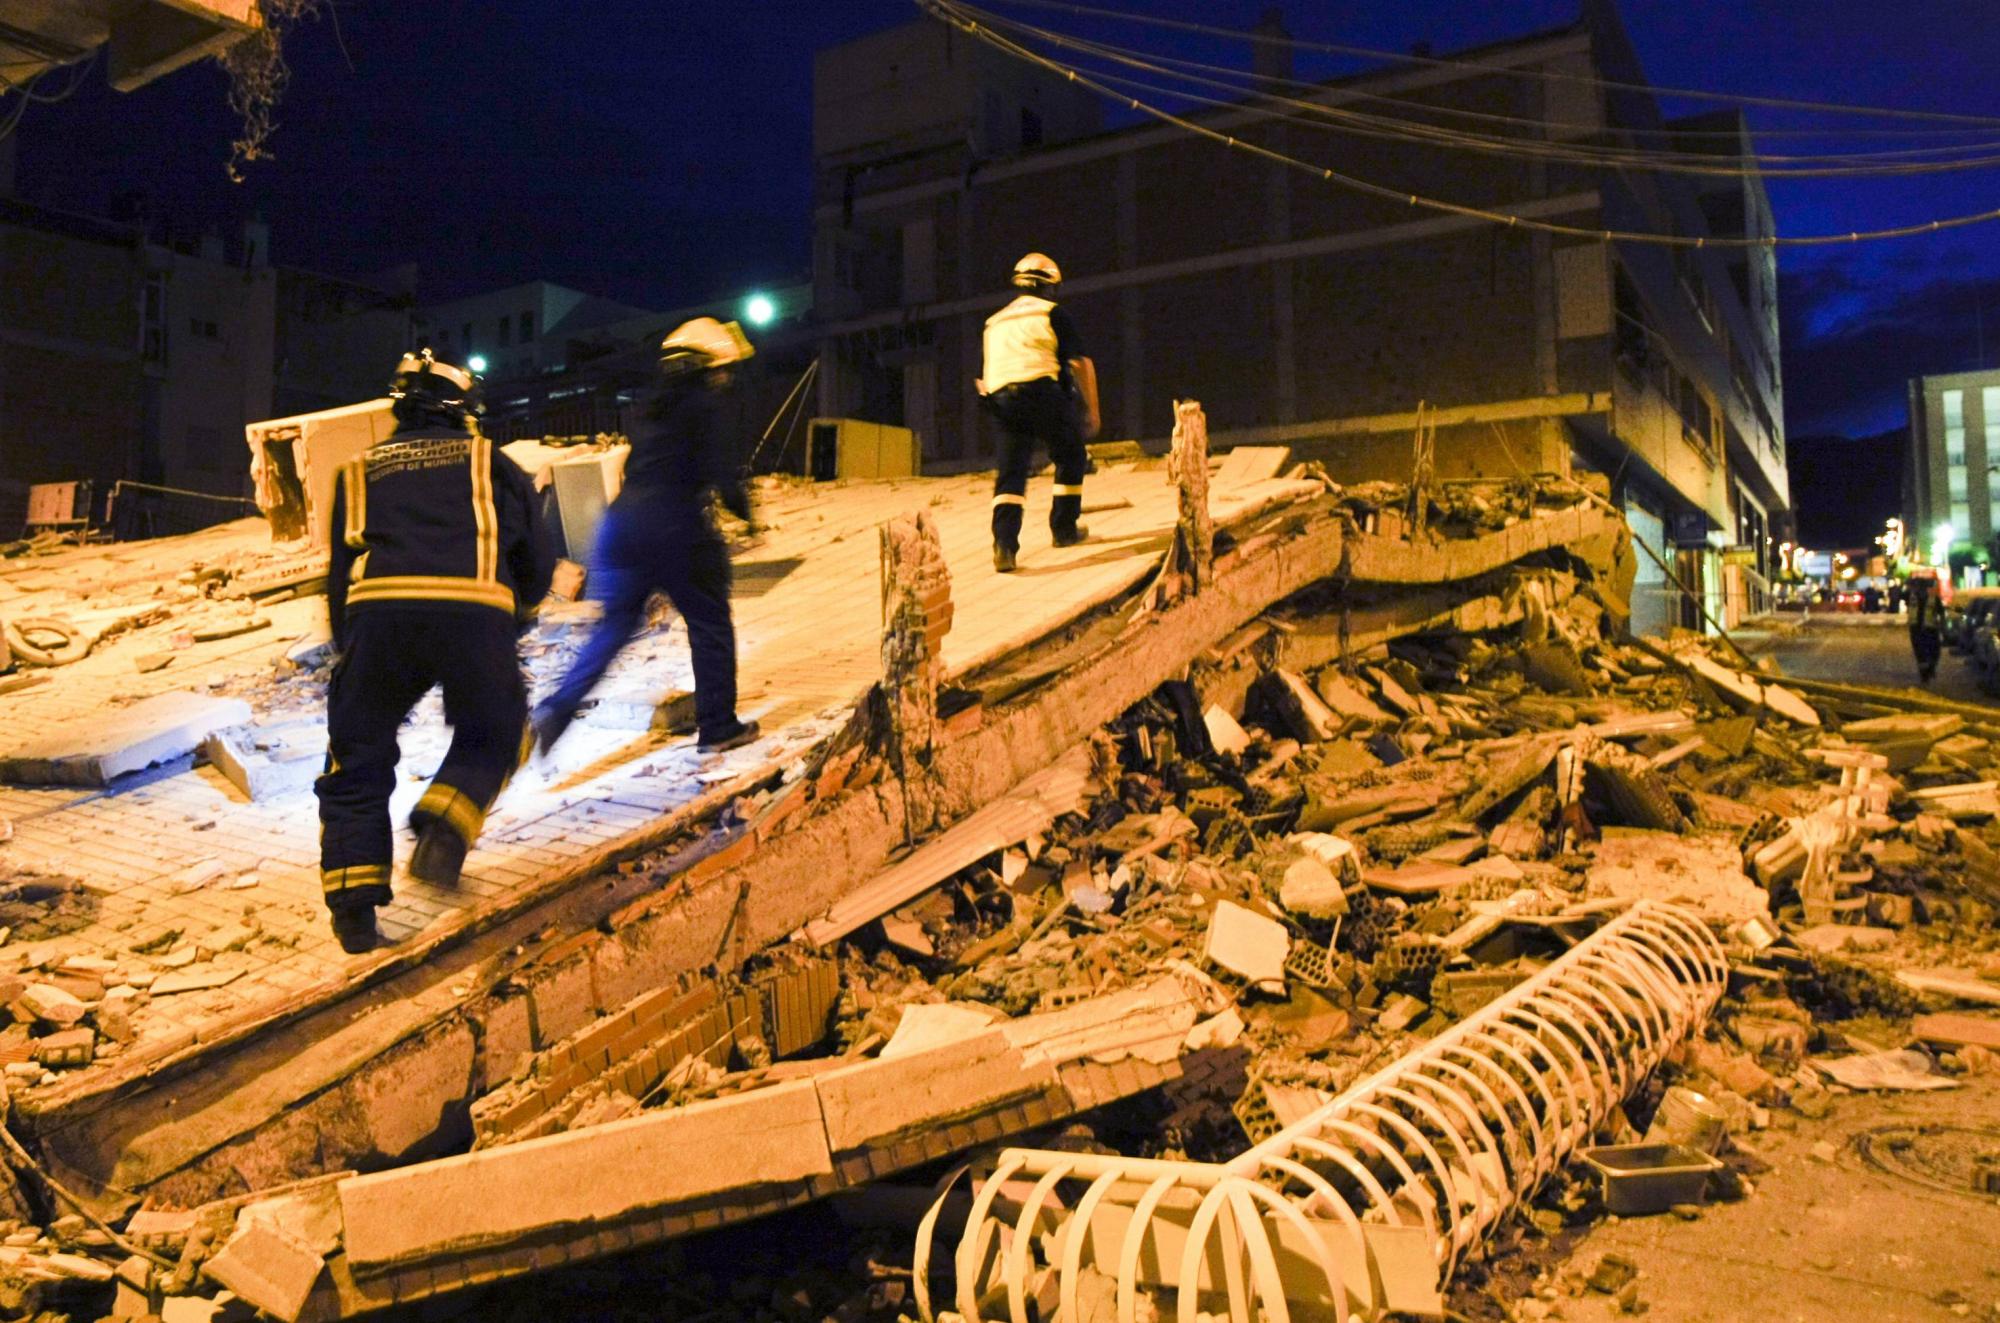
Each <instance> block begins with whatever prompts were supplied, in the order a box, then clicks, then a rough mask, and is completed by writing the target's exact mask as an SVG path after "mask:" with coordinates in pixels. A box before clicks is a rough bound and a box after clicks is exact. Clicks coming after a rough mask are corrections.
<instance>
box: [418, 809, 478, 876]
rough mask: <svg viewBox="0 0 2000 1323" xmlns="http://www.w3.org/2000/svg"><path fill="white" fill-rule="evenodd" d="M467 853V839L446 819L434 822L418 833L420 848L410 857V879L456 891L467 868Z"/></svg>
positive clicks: (436, 819) (434, 820) (438, 819)
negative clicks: (461, 872)
mask: <svg viewBox="0 0 2000 1323" xmlns="http://www.w3.org/2000/svg"><path fill="white" fill-rule="evenodd" d="M465 851H466V842H465V838H464V837H463V836H460V835H459V834H458V833H457V832H456V831H453V830H452V828H451V824H450V823H448V822H446V821H445V820H444V819H443V818H435V819H433V820H432V821H430V822H428V823H425V824H424V826H423V828H422V829H421V830H420V831H418V833H417V848H416V850H415V852H414V853H412V854H411V855H410V876H411V877H413V878H416V879H417V880H418V881H419V882H428V883H430V884H431V885H432V886H434V887H455V886H457V885H458V873H459V870H460V869H462V868H464V867H465Z"/></svg>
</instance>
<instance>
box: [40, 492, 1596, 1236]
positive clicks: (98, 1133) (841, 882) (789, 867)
mask: <svg viewBox="0 0 2000 1323" xmlns="http://www.w3.org/2000/svg"><path fill="white" fill-rule="evenodd" d="M1616 529H1617V524H1616V520H1615V517H1613V516H1610V515H1604V514H1601V513H1600V512H1597V511H1595V510H1592V509H1588V508H1583V507H1578V508H1573V509H1568V510H1557V511H1548V512H1545V513H1538V514H1536V515H1535V516H1534V517H1532V518H1529V519H1526V520H1523V521H1522V522H1521V523H1519V524H1516V525H1515V526H1513V527H1510V528H1508V529H1506V530H1503V531H1501V532H1498V533H1493V534H1489V535H1486V536H1483V537H1478V538H1473V539H1467V540H1465V541H1464V542H1462V543H1446V544H1444V545H1443V546H1441V547H1434V548H1429V549H1425V548H1412V547H1408V546H1405V545H1401V544H1396V545H1387V544H1386V540H1385V539H1383V538H1381V537H1379V536H1376V535H1368V534H1359V533H1356V532H1354V531H1353V528H1352V525H1351V524H1350V523H1349V522H1347V520H1346V519H1345V518H1344V517H1343V516H1342V515H1341V513H1340V511H1339V507H1338V503H1337V502H1336V501H1333V500H1329V499H1320V500H1311V501H1301V502H1294V503H1292V504H1289V505H1280V506H1278V507H1276V508H1273V509H1269V510H1265V511H1261V512H1260V513H1258V514H1257V515H1255V516H1254V517H1253V518H1251V519H1249V520H1248V521H1246V522H1243V523H1239V524H1236V525H1234V526H1233V527H1232V533H1233V545H1232V546H1231V547H1230V548H1229V549H1228V550H1226V551H1225V552H1224V553H1223V554H1222V555H1220V556H1218V557H1216V559H1215V561H1214V565H1213V579H1212V582H1211V583H1210V584H1209V586H1208V587H1207V588H1206V589H1205V590H1204V591H1201V592H1199V593H1194V594H1192V595H1184V596H1180V597H1178V598H1175V599H1173V600H1169V601H1166V602H1164V603H1141V602H1137V601H1135V600H1134V599H1133V598H1132V597H1131V596H1129V595H1128V596H1127V597H1125V598H1121V599H1116V600H1112V601H1108V602H1105V603H1102V604H1100V605H1099V606H1097V607H1096V608H1094V609H1093V610H1092V611H1091V612H1090V613H1088V614H1087V615H1085V616H1083V617H1081V618H1079V619H1077V620H1076V621H1073V622H1072V623H1071V624H1070V625H1069V626H1068V627H1066V629H1065V630H1064V631H1062V633H1061V634H1060V635H1059V636H1058V637H1056V638H1055V639H1053V640H1040V639H1038V640H1034V641H1031V642H1030V643H1029V644H1027V645H1026V646H1025V647H1024V648H1023V649H1022V650H1020V651H1019V652H1016V653H1012V654H1008V655H1006V656H1002V657H1000V658H999V659H997V660H996V661H995V662H994V663H993V664H991V665H990V666H988V667H986V668H984V669H982V670H979V671H975V672H972V673H969V674H968V675H966V676H963V677H961V678H960V680H959V683H960V684H962V685H963V686H964V687H965V688H967V689H969V690H973V691H977V692H979V693H981V694H982V695H983V696H985V701H983V702H981V703H980V704H979V705H978V707H977V708H976V710H973V712H972V715H971V717H970V718H969V719H968V720H965V721H963V722H959V721H954V722H951V723H947V725H946V727H945V729H944V730H943V731H942V732H941V734H940V735H939V737H938V738H937V740H936V742H935V744H934V746H933V747H932V749H931V756H930V763H929V775H928V777H927V778H926V779H925V784H924V795H925V797H926V798H925V801H924V802H923V803H921V804H918V803H913V802H912V800H911V798H910V795H909V793H908V791H907V789H906V787H905V785H904V784H903V783H901V782H898V781H896V780H894V779H884V778H883V777H882V776H881V775H880V772H879V763H877V762H875V761H874V759H873V755H871V754H869V753H868V752H867V751H866V749H865V748H864V747H863V746H861V745H857V744H855V743H853V742H851V741H850V742H849V743H847V744H845V745H841V744H839V743H838V742H837V743H836V744H835V745H833V746H829V747H828V748H826V749H824V750H823V751H822V753H821V754H819V755H815V756H814V757H813V758H812V759H809V760H808V761H807V766H806V769H805V777H804V779H803V780H801V781H799V782H794V783H793V784H792V785H791V786H790V792H794V793H788V794H786V795H780V796H777V797H776V798H774V799H772V800H771V801H770V804H769V807H768V808H767V809H766V810H765V812H768V813H771V814H774V815H776V816H775V817H774V818H773V819H772V820H771V822H772V825H771V826H769V827H768V828H767V827H765V826H762V825H756V824H753V825H751V826H749V827H746V828H744V829H740V830H737V831H732V832H730V833H728V834H727V835H724V836H721V837H717V838H711V842H712V843H710V842H700V841H696V842H693V843H691V845H690V847H689V848H687V849H684V850H682V851H680V853H679V854H678V856H676V857H675V858H670V859H669V860H668V861H667V863H666V864H665V865H664V866H663V867H662V868H661V869H657V870H655V871H654V872H653V874H652V875H651V876H636V877H634V876H625V875H616V874H614V875H610V876H609V878H608V880H607V882H606V884H605V885H604V886H602V887H599V888H592V889H578V890H571V891H567V892H563V893H561V894H559V895H558V896H557V897H556V898H555V899H553V900H551V901H548V902H545V903H544V904H543V905H542V906H541V907H540V908H539V909H536V910H528V911H525V912H523V913H521V914H520V915H519V916H517V917H511V918H510V917H505V916H500V917H499V918H498V921H497V922H496V924H495V926H494V927H492V928H491V929H490V930H489V931H488V932H487V933H486V934H485V935H484V936H481V937H480V938H479V939H478V940H477V941H476V942H472V943H469V944H465V945H462V946H460V947H458V948H456V949H453V948H444V949H433V950H432V951H431V954H430V956H429V959H428V960H427V961H426V963H424V964H422V965H415V964H414V963H413V962H412V963H411V966H410V967H407V968H403V969H400V970H389V971H385V975H386V977H385V980H384V981H383V982H381V983H380V984H379V985H378V986H376V987H375V988H373V989H371V990H368V991H365V992H363V993H362V994H361V1000H360V1001H358V1002H355V1001H350V1002H347V1003H345V1004H339V1003H328V1004H326V1005H325V1008H324V1009H322V1010H319V1011H317V1012H316V1013H315V1014H314V1015H312V1016H310V1017H309V1018H306V1019H302V1020H301V1019H290V1020H284V1021H277V1022H274V1023H271V1024H269V1025H268V1026H267V1027H265V1028H263V1029H261V1030H259V1031H258V1032H257V1033H256V1034H255V1035H254V1036H246V1037H245V1038H243V1039H241V1040H239V1042H238V1043H237V1044H236V1046H235V1047H234V1048H233V1050H232V1049H228V1048H227V1047H226V1045H223V1044H217V1045H210V1044H204V1043H192V1044H189V1045H188V1047H187V1049H186V1051H185V1052H184V1053H183V1054H182V1055H181V1056H180V1057H179V1058H178V1059H176V1060H174V1061H172V1062H169V1063H165V1064H164V1065H163V1066H159V1067H155V1068H154V1071H153V1073H152V1074H151V1075H150V1076H149V1077H148V1078H146V1079H145V1080H144V1081H143V1082H138V1081H133V1082H131V1083H130V1084H128V1085H127V1086H126V1087H122V1088H118V1089H115V1090H101V1091H99V1092H96V1093H79V1094H72V1095H69V1096H66V1097H63V1098H60V1099H59V1100H57V1101H56V1102H55V1103H54V1105H52V1106H48V1107H44V1108H39V1109H35V1108H30V1109H25V1110H26V1118H25V1119H26V1120H27V1122H28V1124H29V1125H30V1126H31V1127H32V1128H33V1130H34V1132H35V1134H36V1137H37V1139H38V1140H39V1142H40V1143H41V1145H42V1147H43V1150H44V1154H45V1156H46V1157H47V1158H48V1159H49V1161H50V1162H51V1163H52V1165H54V1166H55V1167H56V1169H57V1170H58V1171H60V1172H61V1173H62V1174H63V1175H64V1176H65V1177H66V1178H67V1179H69V1180H70V1181H71V1182H72V1183H73V1184H75V1185H77V1186H79V1187H81V1188H82V1189H84V1190H86V1191H94V1192H101V1195H102V1198H103V1199H104V1200H105V1204H104V1206H105V1207H106V1208H107V1209H116V1208H117V1207H119V1206H121V1205H122V1204H125V1203H126V1202H127V1201H129V1200H130V1198H131V1197H132V1194H130V1193H119V1192H133V1193H138V1192H146V1191H154V1192H157V1193H159V1194H162V1195H168V1194H170V1195H171V1197H174V1198H176V1199H179V1200H182V1201H198V1200H199V1199H200V1198H202V1197H205V1194H206V1193H208V1192H213V1191H217V1190H220V1189H228V1188H234V1184H235V1182H238V1181H240V1180H242V1179H244V1176H243V1173H244V1172H245V1171H246V1170H247V1171H252V1172H256V1171H267V1170H268V1171H270V1172H271V1173H272V1174H273V1175H276V1174H278V1173H280V1172H283V1173H285V1174H295V1171H296V1159H295V1158H294V1157H292V1156H288V1155H293V1154H296V1153H299V1152H302V1151H304V1152H317V1153H319V1154H321V1157H320V1159H319V1160H321V1161H324V1162H326V1163H328V1164H331V1165H345V1164H351V1163H353V1162H354V1161H356V1160H358V1159H360V1158H370V1159H371V1160H374V1161H380V1160H381V1159H380V1157H379V1156H376V1155H388V1156H390V1158H391V1160H402V1161H408V1160H412V1159H416V1158H421V1157H422V1156H424V1155H425V1154H426V1153H427V1152H429V1153H436V1152H440V1151H446V1150H448V1149H449V1148H451V1147H452V1146H454V1145H459V1146H462V1145H463V1144H464V1143H465V1142H466V1141H467V1139H468V1138H469V1136H468V1135H467V1134H466V1133H465V1130H464V1122H463V1119H462V1117H463V1106H464V1103H465V1101H466V1099H467V1096H468V1093H469V1092H470V1091H471V1089H472V1087H473V1083H474V1082H475V1081H479V1080H488V1079H493V1078H498V1077H502V1076H504V1075H505V1074H507V1073H508V1071H509V1070H510V1069H511V1067H512V1064H513V1062H514V1061H516V1060H518V1059H519V1055H520V1053H521V1052H523V1051H524V1050H529V1049H532V1048H534V1047H541V1046H546V1045H548V1044H549V1043H552V1042H554V1041H556V1040H557V1039H559V1038H560V1037H562V1036H564V1035H567V1034H570V1033H573V1032H576V1031H577V1030H578V1029H580V1028H582V1027H583V1026H584V1025H585V1024H587V1023H588V1022H589V1021H590V1020H591V1019H592V1018H593V1017H595V1016H596V1015H599V1014H602V1013H604V1012H607V1011H610V1010H612V1009H614V1008H615V1007H616V1006H618V1005H619V1004H621V1003H622V1002H623V1001H624V1000H626V999H627V998H629V997H631V996H633V995H636V994H638V993H640V992H643V991H645V990H647V989H650V988H659V987H663V986H666V985H668V984H669V983H671V982H672V981H673V980H674V979H675V978H677V977H679V976H680V975H682V974H684V973H686V972H688V971H690V970H695V969H700V968H703V967H705V966H708V965H711V964H715V963H718V962H719V963H722V964H723V965H724V966H725V967H733V965H734V964H735V963H737V962H740V961H741V960H742V959H743V958H745V957H746V956H747V955H749V954H750V953H752V952H755V951H757V950H758V949H760V948H762V947H763V946H764V945H766V944H768V943H769V942H771V941H774V940H777V939H780V938H782V937H784V936H786V935H787V934H789V933H791V932H793V931H795V930H797V929H799V928H800V927H801V926H803V925H805V924H807V923H809V922H811V921H813V920H815V919H816V918H819V917H820V916H822V915H825V914H827V913H828V911H829V910H830V909H831V908H832V907H833V906H835V905H836V904H838V903H839V902H840V901H841V900H842V898H844V897H846V896H849V895H851V894H852V893H853V891H854V889H855V888H856V887H857V886H858V885H859V884H860V883H861V882H863V881H864V880H866V879H868V878H870V877H873V876H874V875H876V874H877V872H878V871H879V870H880V869H881V868H882V866H883V864H884V862H885V861H886V860H888V859H889V857H890V856H891V854H892V853H893V852H895V851H897V850H899V849H901V848H902V847H904V846H905V845H906V844H907V843H908V840H909V835H910V832H911V831H912V827H913V824H921V823H926V822H928V823H934V824H938V825H942V824H946V823H949V822H951V821H954V820H956V819H959V818H962V817H964V816H965V815H967V814H969V813H971V812H973V811H974V810H977V809H978V808H981V807H983V806H985V805H987V804H990V803H992V802H993V801H994V800H996V799H998V798H1000V797H1001V796H1004V795H1006V794H1007V793H1008V792H1009V791H1010V790H1012V788H1013V787H1015V786H1017V785H1019V784H1020V783H1022V782H1023V781H1024V780H1026V779H1028V778H1029V777H1030V776H1032V775H1033V774H1035V773H1036V772H1038V771H1039V770H1041V769H1043V768H1046V767H1048V766H1049V764H1050V762H1051V761H1052V760H1053V759H1054V758H1055V757H1056V755H1058V754H1059V753H1060V752H1061V751H1063V750H1064V749H1067V748H1071V747H1074V746H1076V745H1077V744H1079V743H1080V742H1081V741H1082V740H1084V738H1085V737H1086V736H1088V735H1089V734H1090V732H1092V731H1093V730H1094V729H1096V728H1097V727H1098V726H1099V725H1101V724H1102V723H1104V722H1105V721H1107V720H1110V719H1111V718H1112V717H1114V716H1115V715H1117V714H1118V713H1120V712H1122V711H1123V710H1125V709H1126V708H1128V707H1130V706H1131V705H1132V704H1133V703H1135V702H1136V701H1138V700H1139V699H1141V698H1142V697H1144V696H1145V695H1147V694H1148V693H1150V692H1152V691H1153V690H1154V689H1156V688H1157V687H1158V686H1159V685H1160V684H1161V683H1163V682H1164V681H1166V680H1169V679H1172V678H1174V677H1175V676H1177V675H1179V674H1181V673H1183V672H1184V670H1185V668H1186V667H1187V666H1188V664H1189V662H1190V661H1191V660H1193V659H1195V658H1198V657H1200V656H1202V655H1203V654H1204V653H1205V652H1207V651H1208V650H1211V649H1213V648H1215V647H1216V646H1217V645H1218V644H1220V643H1221V642H1222V641H1223V640H1224V639H1226V638H1228V637H1229V636H1230V635H1231V634H1232V633H1234V632H1235V631H1238V630H1240V629H1242V628H1244V627H1245V626H1246V625H1247V624H1249V623H1250V622H1252V621H1254V620H1256V619H1257V618H1258V616H1259V615H1261V614H1262V613H1264V612H1265V611H1267V610H1268V609H1269V608H1271V607H1272V606H1273V605H1274V604H1277V603H1279V602H1282V601H1283V600H1285V599H1286V598H1288V597H1291V596H1292V595H1294V594H1297V593H1299V592H1300V591H1301V590H1303V589H1306V588H1308V587H1310V586H1312V585H1314V584H1317V583H1321V582H1323V581H1327V580H1330V579H1334V578H1335V577H1336V576H1339V575H1340V574H1341V573H1342V572H1343V569H1344V568H1352V567H1355V566H1366V565H1374V564H1380V565H1384V566H1387V567H1389V569H1390V570H1391V571H1393V573H1394V574H1395V575H1396V576H1397V577H1398V578H1399V580H1407V579H1410V578H1412V577H1413V576H1424V575H1427V576H1428V577H1429V578H1430V579H1432V580H1433V581H1436V582H1440V583H1442V582H1445V581H1449V580H1452V579H1453V577H1454V576H1455V575H1457V574H1459V573H1461V572H1463V573H1464V574H1466V575H1470V576H1477V575H1481V574H1486V573H1490V572H1492V571H1493V570H1494V569H1495V568H1496V567H1499V566H1503V565H1505V564H1507V563H1508V558H1509V557H1513V556H1534V555H1540V554H1543V553H1549V552H1558V553H1559V552H1560V551H1561V550H1562V548H1563V547H1564V546H1565V545H1566V542H1565V539H1573V538H1577V537H1589V538H1602V537H1605V536H1608V535H1610V534H1612V533H1614V532H1615V531H1616ZM1467 591H1470V589H1468V590H1467ZM1052 657H1053V658H1055V659H1058V660H1059V662H1060V664H1052V661H1051V658H1052ZM871 711H872V708H871V706H870V705H869V704H863V707H862V712H861V715H860V717H859V718H858V719H857V723H856V725H855V727H853V728H852V729H855V730H859V731H862V732H866V731H867V730H868V729H869V728H870V717H869V713H870V712H871ZM721 806H722V802H721V801H718V802H717V803H716V804H715V806H714V807H716V808H720V807H721ZM780 810H783V812H780ZM761 821H762V820H761V819H760V822H761ZM918 829H919V830H929V828H928V827H919V828H918ZM609 861H610V860H609V858H602V859H597V860H595V861H594V862H592V861H589V860H586V861H584V863H582V864H579V865H578V867H580V868H582V867H585V866H586V865H588V866H589V868H590V870H591V871H595V870H597V869H601V868H602V867H603V866H604V865H605V864H607V863H608V862H609ZM670 879H671V880H676V881H677V883H678V884H677V885H671V886H665V885H663V884H664V883H667V882H668V881H669V880H670ZM551 934H553V935H551ZM420 953H421V952H420V951H419V952H413V953H412V954H413V955H415V954H420ZM351 991H352V990H351V989H350V990H346V992H345V993H344V994H343V995H351ZM362 1005H366V1006H369V1007H372V1008H373V1009H372V1010H371V1011H370V1013H368V1014H366V1015H357V1014H355V1011H356V1009H357V1007H359V1006H362ZM295 1011H296V1008H294V1013H295ZM197 1065H199V1066H200V1067H201V1069H200V1070H199V1072H197V1071H196V1069H195V1068H196V1066H197ZM454 1117H458V1118H460V1119H458V1120H454V1119H453V1118H454Z"/></svg>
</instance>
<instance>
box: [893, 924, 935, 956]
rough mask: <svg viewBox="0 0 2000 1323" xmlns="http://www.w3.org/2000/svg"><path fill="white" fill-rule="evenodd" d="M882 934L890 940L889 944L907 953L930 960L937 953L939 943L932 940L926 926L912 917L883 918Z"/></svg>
mask: <svg viewBox="0 0 2000 1323" xmlns="http://www.w3.org/2000/svg"><path fill="white" fill-rule="evenodd" d="M882 936H883V937H884V938H886V939H887V940H888V942H889V945H891V946H893V947H895V948H896V949H897V950H899V951H901V952H903V953H904V954H905V955H912V956H916V957H918V958H920V959H924V960H928V959H930V958H931V957H932V956H935V955H936V954H937V944H936V943H934V942H932V941H931V938H930V934H929V933H927V932H925V931H924V926H923V925H922V924H921V923H917V922H914V921H913V920H910V919H898V918H893V917H890V918H885V919H883V920H882Z"/></svg>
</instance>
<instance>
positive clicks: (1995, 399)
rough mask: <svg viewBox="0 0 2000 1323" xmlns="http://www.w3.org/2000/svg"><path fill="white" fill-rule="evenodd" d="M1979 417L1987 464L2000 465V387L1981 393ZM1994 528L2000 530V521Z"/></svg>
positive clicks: (1987, 389)
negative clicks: (1984, 438) (1984, 435)
mask: <svg viewBox="0 0 2000 1323" xmlns="http://www.w3.org/2000/svg"><path fill="white" fill-rule="evenodd" d="M1979 416H1980V418H1981V419H1982V420H1984V422H1985V424H1986V462H1987V463H1988V464H2000V386H1987V387H1985V388H1983V389H1982V390H1981V391H1980V392H1979ZM1994 528H1995V529H1996V530H2000V521H1996V522H1995V524H1994Z"/></svg>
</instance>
